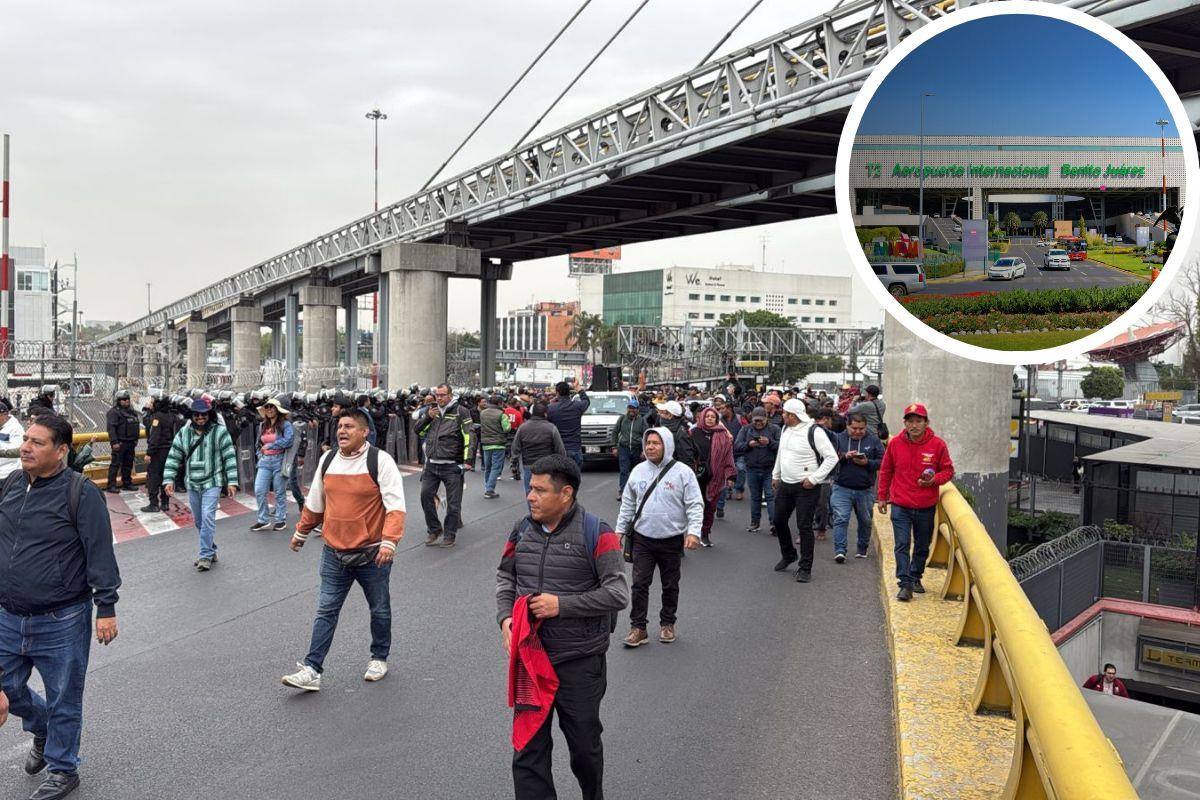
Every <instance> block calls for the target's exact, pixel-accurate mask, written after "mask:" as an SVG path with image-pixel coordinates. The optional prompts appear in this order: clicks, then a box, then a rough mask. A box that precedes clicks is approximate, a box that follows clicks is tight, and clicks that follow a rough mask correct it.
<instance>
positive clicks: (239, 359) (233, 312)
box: [229, 305, 263, 391]
mask: <svg viewBox="0 0 1200 800" xmlns="http://www.w3.org/2000/svg"><path fill="white" fill-rule="evenodd" d="M262 323H263V312H262V309H261V308H259V307H258V306H249V305H247V306H234V307H233V308H231V309H229V357H230V364H229V371H230V373H231V374H232V376H233V389H234V391H242V390H245V389H253V388H255V387H256V386H257V385H258V383H259V376H260V375H261V374H262Z"/></svg>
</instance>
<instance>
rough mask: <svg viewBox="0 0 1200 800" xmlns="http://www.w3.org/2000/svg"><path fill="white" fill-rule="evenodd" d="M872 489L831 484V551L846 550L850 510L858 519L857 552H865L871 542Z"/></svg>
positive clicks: (842, 551) (873, 493)
mask: <svg viewBox="0 0 1200 800" xmlns="http://www.w3.org/2000/svg"><path fill="white" fill-rule="evenodd" d="M874 498H875V491H874V490H873V489H870V488H867V489H849V488H847V487H845V486H839V485H837V484H836V483H835V484H834V485H833V493H832V494H831V495H830V496H829V507H830V509H831V510H832V512H833V552H835V553H845V552H846V546H847V543H846V539H847V538H848V535H849V533H850V512H851V511H853V512H854V516H855V518H856V519H857V520H858V542H857V545H858V552H860V553H865V552H867V546H868V545H870V544H871V505H872V504H873V502H874Z"/></svg>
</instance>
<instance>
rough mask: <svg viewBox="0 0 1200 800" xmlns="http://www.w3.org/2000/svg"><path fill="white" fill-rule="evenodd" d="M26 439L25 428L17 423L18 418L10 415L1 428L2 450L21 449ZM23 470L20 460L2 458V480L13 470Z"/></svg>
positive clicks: (0, 468) (0, 472) (0, 466)
mask: <svg viewBox="0 0 1200 800" xmlns="http://www.w3.org/2000/svg"><path fill="white" fill-rule="evenodd" d="M24 437H25V428H24V426H22V425H21V423H20V422H18V421H17V418H16V416H14V415H12V414H9V415H8V422H6V423H4V425H3V426H2V427H0V448H4V449H8V448H10V447H20V446H21V440H22V439H23V438H24ZM20 468H21V459H19V458H0V478H5V477H7V476H8V475H9V473H11V472H12V471H13V470H17V469H20Z"/></svg>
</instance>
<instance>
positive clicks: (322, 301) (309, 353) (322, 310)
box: [300, 286, 342, 392]
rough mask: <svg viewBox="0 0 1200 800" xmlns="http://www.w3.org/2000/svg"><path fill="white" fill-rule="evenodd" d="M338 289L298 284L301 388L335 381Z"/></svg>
mask: <svg viewBox="0 0 1200 800" xmlns="http://www.w3.org/2000/svg"><path fill="white" fill-rule="evenodd" d="M341 302H342V290H341V289H339V288H337V287H336V286H301V287H300V307H301V309H302V310H303V313H304V354H303V355H304V358H303V363H304V391H306V392H308V391H314V390H316V389H320V388H321V387H322V386H332V385H333V384H334V383H335V382H336V381H337V374H336V373H337V370H336V367H337V309H338V306H339V305H340V304H341Z"/></svg>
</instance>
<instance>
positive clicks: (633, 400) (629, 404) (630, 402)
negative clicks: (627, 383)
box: [625, 397, 638, 408]
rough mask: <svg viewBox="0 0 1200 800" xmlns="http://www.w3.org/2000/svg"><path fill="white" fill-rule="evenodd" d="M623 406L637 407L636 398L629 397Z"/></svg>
mask: <svg viewBox="0 0 1200 800" xmlns="http://www.w3.org/2000/svg"><path fill="white" fill-rule="evenodd" d="M625 407H626V408H637V407H638V401H637V398H636V397H631V398H629V402H628V403H626V404H625Z"/></svg>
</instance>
